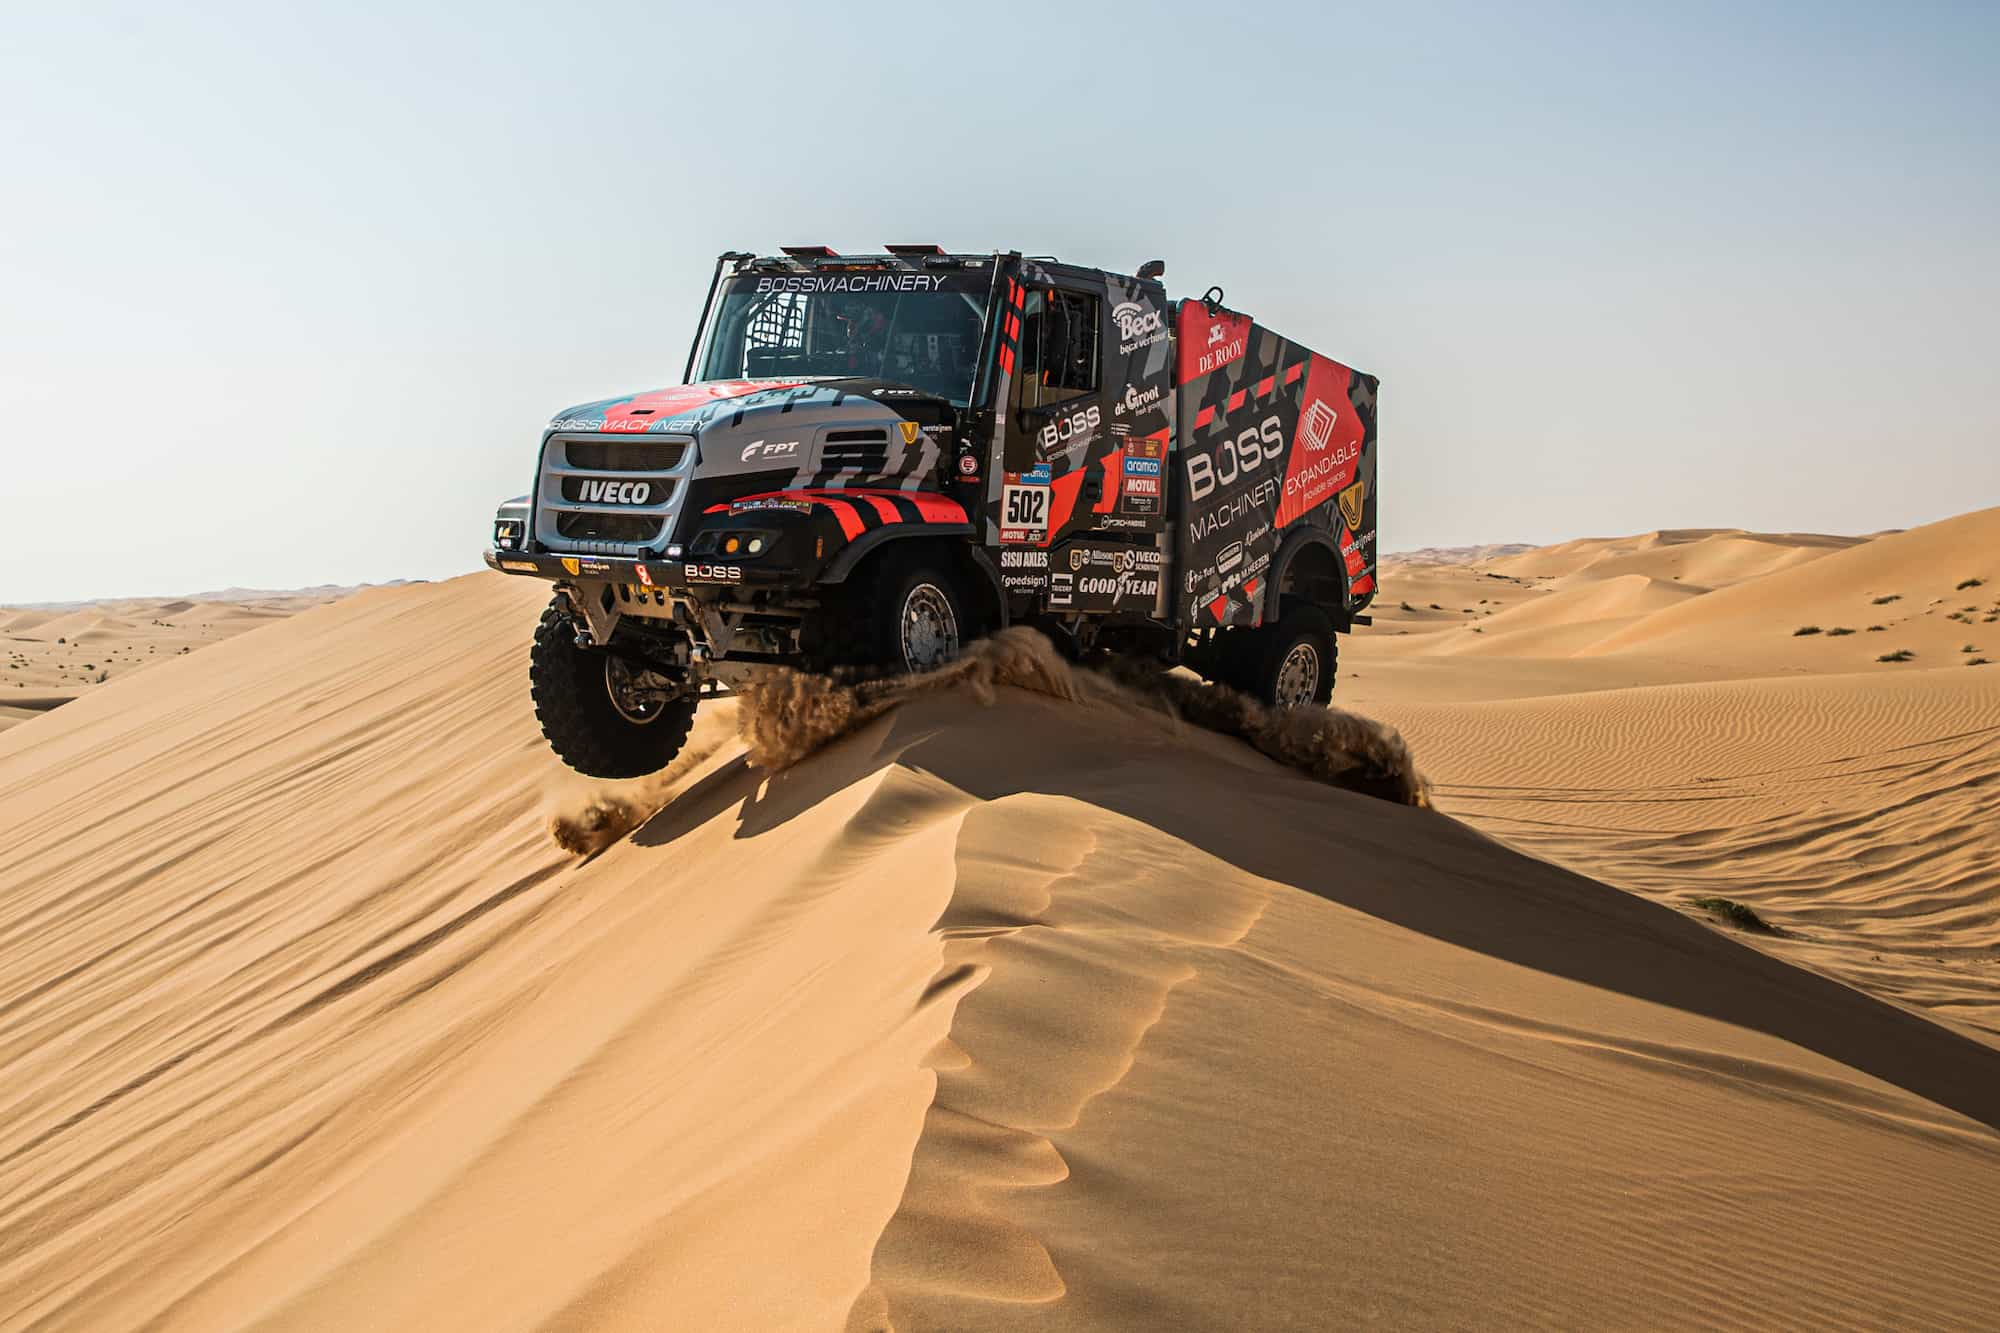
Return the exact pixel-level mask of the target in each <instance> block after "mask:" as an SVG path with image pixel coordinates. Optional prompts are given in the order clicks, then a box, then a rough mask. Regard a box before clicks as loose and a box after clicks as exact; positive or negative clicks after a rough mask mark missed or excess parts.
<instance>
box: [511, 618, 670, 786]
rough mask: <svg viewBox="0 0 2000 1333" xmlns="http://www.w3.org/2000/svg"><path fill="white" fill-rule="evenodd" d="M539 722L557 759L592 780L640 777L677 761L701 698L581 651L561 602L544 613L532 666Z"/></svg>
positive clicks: (612, 658)
mask: <svg viewBox="0 0 2000 1333" xmlns="http://www.w3.org/2000/svg"><path fill="white" fill-rule="evenodd" d="M528 687H529V692H530V694H531V695H532V696H533V697H534V701H535V718H536V720H537V721H539V722H540V723H541V724H542V735H543V736H545V737H547V738H548V742H549V746H550V748H551V749H553V750H554V751H555V752H556V756H557V757H558V758H559V759H561V760H562V761H563V762H564V763H565V764H568V765H569V766H570V767H571V768H573V769H575V770H576V771H577V772H579V773H582V774H585V775H586V776H589V777H593V778H637V777H644V776H645V775H646V774H648V773H657V772H659V771H660V770H661V769H663V768H665V767H666V766H667V765H668V764H669V763H671V762H672V761H673V758H674V756H675V755H677V754H679V753H680V749H681V746H682V745H684V744H686V742H687V737H688V729H689V728H690V727H691V726H693V725H694V710H695V698H694V696H693V695H692V694H687V695H679V694H677V693H676V690H677V688H678V682H676V681H673V680H671V679H669V678H668V677H666V676H663V675H661V674H659V673H658V672H655V671H652V670H650V669H649V668H647V667H646V666H645V665H643V664H642V663H635V662H633V661H631V660H630V659H629V658H625V657H621V656H617V655H615V654H613V653H610V652H607V651H605V650H603V649H598V648H579V647H577V643H576V629H575V627H574V626H573V625H572V623H571V621H570V618H569V614H568V611H567V609H566V607H565V605H564V602H563V599H562V598H561V597H560V596H558V597H557V598H556V599H555V600H554V601H552V602H550V603H549V607H548V609H547V610H546V611H544V612H542V620H541V623H540V624H539V625H537V626H536V627H535V645H534V648H533V650H532V651H531V653H530V654H529V659H528Z"/></svg>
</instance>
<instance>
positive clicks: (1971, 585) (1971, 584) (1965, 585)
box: [1952, 579, 1986, 592]
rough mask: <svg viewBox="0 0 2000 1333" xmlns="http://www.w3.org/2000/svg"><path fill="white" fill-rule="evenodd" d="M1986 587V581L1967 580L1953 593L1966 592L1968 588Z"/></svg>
mask: <svg viewBox="0 0 2000 1333" xmlns="http://www.w3.org/2000/svg"><path fill="white" fill-rule="evenodd" d="M1985 586H1986V580H1985V579H1965V580H1963V581H1962V582H1960V583H1959V585H1958V586H1957V587H1956V588H1953V589H1952V591H1953V592H1964V591H1965V590H1966V589H1967V588H1983V587H1985Z"/></svg>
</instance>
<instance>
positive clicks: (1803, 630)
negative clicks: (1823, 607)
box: [1792, 625, 1819, 639]
mask: <svg viewBox="0 0 2000 1333" xmlns="http://www.w3.org/2000/svg"><path fill="white" fill-rule="evenodd" d="M1817 633H1819V626H1818V625H1801V626H1799V627H1798V628H1797V629H1795V630H1793V631H1792V637H1793V638H1795V639H1796V638H1799V637H1800V636H1802V635H1806V634H1817Z"/></svg>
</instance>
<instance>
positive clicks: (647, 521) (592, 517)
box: [556, 514, 660, 546]
mask: <svg viewBox="0 0 2000 1333" xmlns="http://www.w3.org/2000/svg"><path fill="white" fill-rule="evenodd" d="M556 531H557V532H559V533H561V534H562V536H563V539H564V540H565V541H572V542H619V543H621V544H624V545H628V546H636V545H640V544H642V543H645V542H649V541H651V540H653V538H655V537H657V536H659V535H660V520H659V519H657V518H653V517H651V516H650V515H644V514H557V515H556Z"/></svg>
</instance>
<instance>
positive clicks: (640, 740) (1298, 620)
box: [486, 245, 1379, 778]
mask: <svg viewBox="0 0 2000 1333" xmlns="http://www.w3.org/2000/svg"><path fill="white" fill-rule="evenodd" d="M1163 272H1164V266H1163V265H1162V264H1160V263H1159V262H1157V261H1155V262H1152V263H1148V264H1145V265H1142V266H1141V267H1140V269H1139V271H1138V273H1137V274H1136V275H1135V276H1127V275H1124V274H1120V273H1112V272H1108V271H1106V270H1104V269H1097V268H1086V267H1079V266H1076V265H1071V264H1063V263H1058V262H1055V261H1053V260H1049V259H1029V258H1023V257H1022V256H1021V255H1020V254H1018V253H1004V254H1003V253H991V254H951V253H946V252H945V251H944V250H942V249H940V248H939V247H936V246H930V245H892V246H888V247H886V248H885V250H884V251H883V253H880V254H868V255H839V254H835V253H834V252H833V251H831V250H829V249H827V248H826V247H823V246H787V247H785V248H784V249H783V252H782V253H781V254H777V255H769V256H754V255H749V254H738V253H731V254H725V255H723V256H722V257H721V259H720V260H719V261H718V262H717V265H716V268H715V273H714V277H713V280H712V281H711V283H710V286H709V294H708V300H707V301H706V303H705V304H704V307H703V310H702V315H701V320H700V324H699V328H698V330H697V332H696V335H695V341H694V346H693V348H692V349H691V351H690V353H689V357H688V362H687V369H686V372H685V374H684V376H683V381H682V383H680V384H677V385H674V386H673V387H671V388H665V389H655V390H651V391H648V392H645V393H638V394H633V395H631V396H628V397H623V398H613V399H608V400H605V401H602V402H596V403H589V404H586V405H584V406H581V407H573V408H569V409H567V410H566V411H563V412H560V413H558V414H557V415H556V416H555V418H554V419H553V420H552V421H550V422H549V423H548V426H547V427H546V429H544V430H543V431H542V434H541V441H540V446H539V450H538V452H537V454H536V461H535V477H534V489H533V490H532V491H531V492H530V493H529V494H528V495H525V496H522V497H521V498H519V499H516V500H512V501H509V502H508V503H507V504H505V505H503V506H502V507H501V509H500V512H499V514H498V516H497V517H496V519H495V522H494V526H493V541H492V546H491V548H490V549H489V551H488V552H487V554H486V561H487V563H488V564H489V565H491V566H492V567H493V568H494V569H497V570H500V571H501V572H503V573H507V574H514V575H520V576H522V577H526V578H538V579H543V580H546V581H548V582H550V583H551V584H553V585H554V586H553V589H552V596H551V599H550V601H549V605H548V609H547V610H546V611H545V612H544V613H543V615H542V619H541V623H540V625H539V627H538V628H537V630H536V632H535V639H534V648H533V652H532V656H531V661H530V672H529V675H530V686H531V690H532V693H533V697H534V702H535V709H536V713H537V715H538V716H539V718H540V720H541V724H542V728H543V731H544V733H545V734H546V735H547V737H548V739H549V742H550V744H551V745H552V746H553V747H554V749H555V751H556V753H557V754H558V755H559V756H560V757H561V758H562V759H563V760H564V761H565V762H566V763H568V764H569V765H570V766H571V767H573V768H575V769H577V770H579V771H581V772H584V773H587V774H590V775H593V776H597V777H607V778H622V777H634V776H638V775H641V774H645V773H650V772H654V771H656V770H658V769H660V768H662V767H664V766H665V765H666V764H667V762H668V761H669V760H671V759H672V758H673V756H674V755H675V753H676V752H678V750H679V749H680V747H681V745H682V743H683V742H684V740H685V739H686V736H687V733H688V728H689V726H690V725H691V723H692V721H693V717H694V711H695V709H696V707H697V706H698V705H699V703H700V701H701V699H702V698H704V697H707V696H710V695H714V694H717V693H720V692H722V691H725V690H727V689H728V688H729V687H730V686H732V685H734V684H739V683H741V682H743V681H744V680H745V679H747V678H749V677H750V676H752V675H754V674H755V673H757V672H760V671H768V670H770V669H772V668H773V667H792V668H799V669H807V670H815V671H839V670H848V671H857V672H898V671H921V670H925V669H927V668H931V667H934V666H937V665H939V664H941V663H943V662H946V661H949V660H950V659H951V658H953V657H954V656H956V655H957V654H958V652H959V651H960V649H961V647H962V646H963V645H965V644H966V643H968V642H969V641H970V640H972V639H974V638H977V637H978V636H980V635H982V634H986V633H988V632H990V631H992V630H995V629H998V628H1001V627H1003V626H1007V625H1012V624H1029V625H1033V626H1035V627H1037V628H1038V629H1040V630H1042V631H1043V632H1044V633H1046V634H1048V635H1049V636H1050V638H1051V639H1053V640H1054V641H1055V642H1056V643H1057V644H1058V645H1059V646H1060V647H1062V648H1063V649H1064V650H1065V651H1067V652H1069V653H1071V654H1073V655H1076V656H1078V657H1087V656H1091V655H1095V654H1100V653H1113V654H1119V655H1124V656H1139V657H1143V658H1145V659H1148V660H1150V661H1153V662H1157V663H1158V664H1160V665H1161V666H1162V667H1170V666H1185V667H1188V668H1191V669H1192V670H1194V671H1196V672H1198V673H1200V674H1201V675H1203V676H1205V677H1207V678H1208V679H1210V680H1214V681H1219V682H1223V683H1226V684H1228V685H1230V686H1233V687H1234V688H1236V689H1239V690H1242V691H1244V692H1246V693H1249V694H1252V695H1255V696H1256V697H1258V698H1259V699H1261V700H1263V701H1264V702H1265V703H1266V704H1267V705H1270V706H1273V707H1279V708H1284V707H1294V706H1298V705H1302V704H1314V703H1319V704H1323V703H1325V702H1326V701H1327V700H1328V698H1329V697H1330V695H1331V692H1332V689H1333V684H1334V668H1335V660H1336V638H1335V636H1336V635H1338V634H1340V633H1343V632H1345V631H1347V630H1348V629H1350V628H1351V627H1352V626H1353V625H1355V624H1357V623H1366V621H1367V616H1366V611H1367V608H1368V606H1369V604H1370V602H1371V601H1372V599H1373V598H1374V595H1375V578H1376V514H1377V504H1378V501H1379V494H1378V491H1377V488H1376V485H1375V476H1376V452H1375V403H1376V387H1377V385H1376V380H1375V378H1374V377H1373V376H1371V375H1366V374H1363V373H1361V372H1360V371H1357V370H1353V369H1350V368H1349V367H1348V366H1346V365H1343V364H1341V363H1340V362H1338V361H1334V360H1332V359H1330V358H1328V357H1325V356H1322V355H1320V354H1319V353H1317V352H1314V351H1312V350H1311V349H1309V348H1307V347H1304V346H1302V345H1300V344H1299V343H1296V342H1293V341H1291V340H1290V339H1287V338H1285V337H1283V336H1281V335H1280V334H1278V333H1275V332H1273V331H1272V330H1270V329H1268V328H1265V327H1264V326H1263V325H1261V324H1259V323H1257V322H1256V321H1255V320H1254V319H1252V318H1251V317H1250V316H1249V315H1247V314H1242V313H1239V312H1238V311H1235V310H1232V309H1230V308H1228V307H1227V306H1226V305H1224V304H1223V299H1222V293H1221V291H1220V289H1218V288H1210V289H1209V291H1208V293H1207V295H1205V296H1203V297H1201V298H1198V299H1170V298H1169V297H1168V296H1167V293H1166V289H1165V287H1164V286H1163V285H1162V282H1161V276H1162V274H1163Z"/></svg>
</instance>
